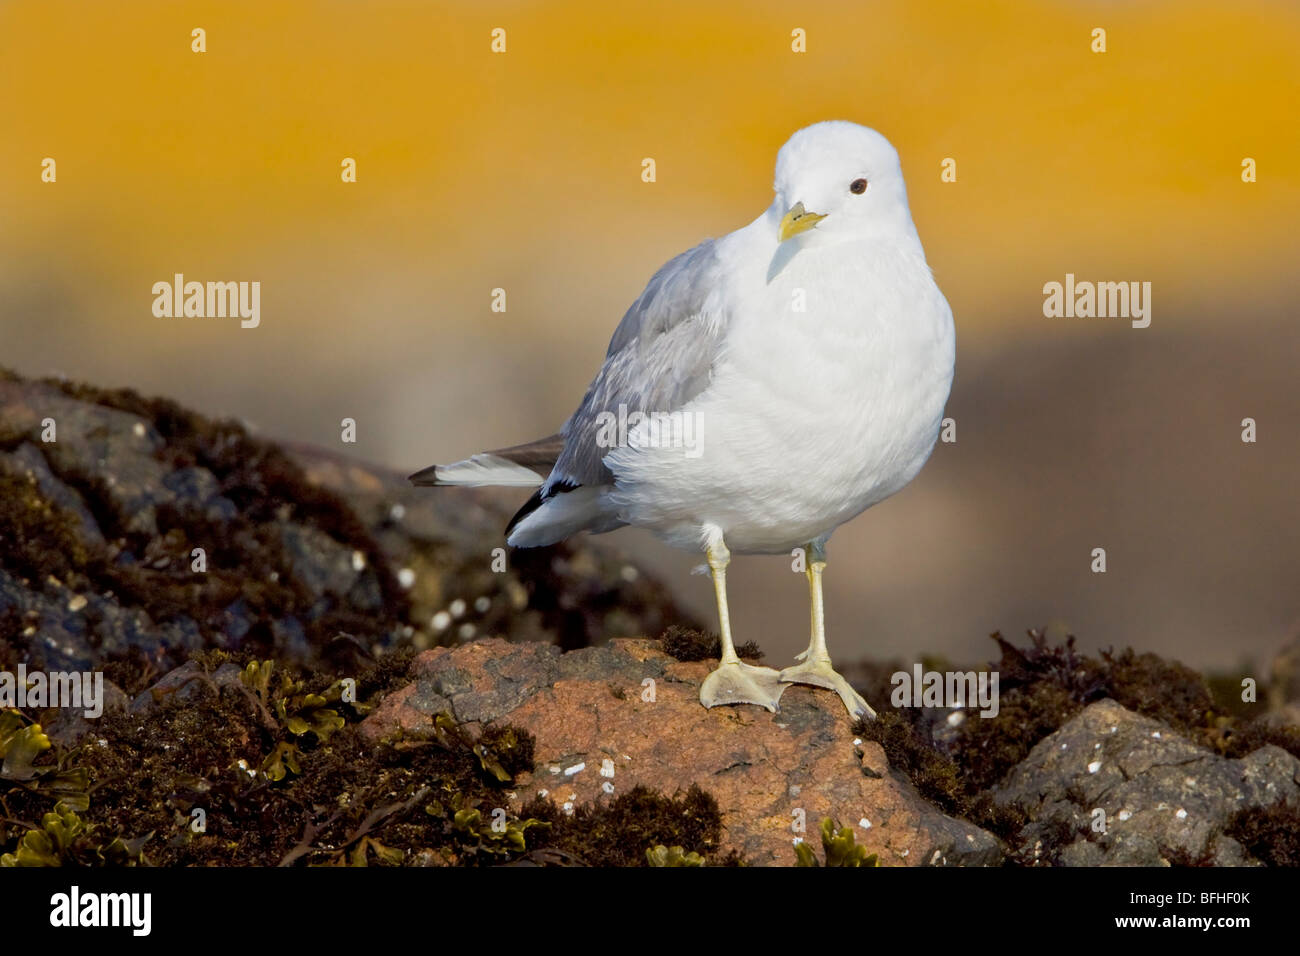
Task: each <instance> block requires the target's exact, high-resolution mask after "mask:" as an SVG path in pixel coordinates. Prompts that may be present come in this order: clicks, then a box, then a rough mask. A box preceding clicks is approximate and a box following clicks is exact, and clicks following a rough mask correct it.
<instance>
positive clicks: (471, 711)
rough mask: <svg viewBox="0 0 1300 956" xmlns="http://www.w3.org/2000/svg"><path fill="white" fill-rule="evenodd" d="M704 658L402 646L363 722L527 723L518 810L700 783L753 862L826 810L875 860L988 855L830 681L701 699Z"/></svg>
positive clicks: (782, 849) (417, 728)
mask: <svg viewBox="0 0 1300 956" xmlns="http://www.w3.org/2000/svg"><path fill="white" fill-rule="evenodd" d="M713 666H714V662H710V661H701V662H693V663H683V662H679V661H676V660H674V659H673V658H671V657H669V656H668V655H666V654H664V653H663V652H662V650H660V648H659V644H658V642H657V641H649V640H638V639H629V640H614V641H611V642H609V643H608V644H606V645H603V646H601V647H594V648H586V649H582V650H574V651H570V652H567V653H562V652H561V651H560V650H559V649H558V648H556V647H553V646H547V645H539V644H510V643H507V642H505V641H502V640H480V641H475V642H473V643H470V644H466V645H463V646H460V647H456V648H437V649H434V650H430V651H427V652H425V653H423V654H421V655H419V656H418V657H417V658H416V659H415V661H414V662H413V664H412V667H411V675H412V677H413V678H414V681H413V682H412V683H411V684H410V685H408V686H406V687H405V688H403V689H401V690H399V691H397V692H395V693H393V694H392V695H390V696H389V697H388V698H387V699H386V700H385V701H384V703H383V704H381V705H380V707H379V708H378V709H377V710H376V711H375V712H374V713H373V714H371V715H370V716H369V717H367V718H366V720H365V722H364V723H363V724H362V732H363V734H365V735H366V736H367V737H368V738H369V739H370V740H372V741H378V740H380V739H382V738H384V737H388V736H390V735H392V734H394V733H396V732H398V731H401V732H402V733H403V734H406V735H416V736H418V735H419V734H420V733H421V732H422V731H424V730H425V729H427V728H428V727H429V726H430V725H431V723H432V720H433V717H434V716H435V715H436V714H437V713H439V712H440V711H445V712H447V713H449V714H451V715H452V716H453V717H455V718H456V719H457V720H458V721H463V722H468V723H469V724H471V725H474V724H478V725H482V724H487V723H489V722H495V723H509V724H512V725H514V726H517V727H521V728H523V729H525V730H527V731H529V732H530V733H532V734H533V735H534V736H535V738H536V742H537V749H536V754H535V757H536V765H535V768H534V771H533V772H532V773H531V774H524V775H523V776H522V777H520V778H519V779H517V781H516V784H517V786H516V788H515V789H514V791H513V793H514V796H513V799H512V801H511V804H512V805H511V809H512V810H515V811H517V810H518V809H519V808H520V807H522V806H523V804H524V803H526V802H527V800H528V799H529V798H530V797H532V796H534V795H537V794H544V795H546V796H547V797H548V798H549V799H551V800H553V801H555V803H556V804H557V805H560V806H564V805H566V804H574V805H576V804H578V803H585V802H589V801H594V800H603V799H608V796H609V795H610V794H612V793H613V794H617V793H624V792H627V791H628V790H629V789H631V788H632V787H633V786H635V785H637V784H644V785H645V786H648V787H651V788H654V789H657V790H662V791H664V792H666V793H673V792H675V791H677V790H679V789H681V790H684V789H686V788H687V787H688V786H689V785H690V784H691V783H698V784H700V786H702V787H703V788H704V789H705V790H706V791H708V792H709V793H710V794H712V795H713V796H714V797H715V798H716V799H717V801H718V804H719V806H720V808H721V810H722V814H723V821H724V825H725V827H726V843H725V845H724V850H725V849H728V848H733V849H736V850H738V851H739V852H740V853H741V854H742V855H743V856H744V857H745V858H746V859H747V860H749V861H750V862H752V863H756V864H760V865H776V866H789V865H793V864H794V861H795V855H794V851H793V839H794V837H795V836H796V833H795V832H794V830H793V829H792V825H793V824H795V823H796V822H797V821H802V822H803V823H804V825H805V826H806V833H805V835H806V836H808V837H810V838H811V839H812V840H813V841H814V842H816V841H817V839H818V838H817V830H818V826H819V825H820V822H821V820H822V818H823V817H825V816H833V817H835V818H836V819H837V820H838V821H839V822H840V824H841V825H851V826H853V827H854V828H855V831H856V838H857V840H858V842H859V843H861V844H863V845H865V846H866V847H867V848H868V852H871V853H877V854H879V858H880V861H881V863H882V865H905V866H908V865H910V866H920V865H996V864H998V863H1000V862H1001V860H1002V850H1001V848H1000V845H999V843H998V841H997V840H996V838H995V837H993V836H992V835H991V834H989V833H987V832H985V831H984V830H981V829H980V828H978V827H976V826H974V825H973V824H971V823H968V822H966V821H964V820H957V819H953V818H951V817H947V816H945V815H943V814H942V813H940V812H939V811H938V810H936V809H935V808H934V807H932V806H931V805H930V804H928V803H927V802H926V801H924V800H923V799H921V797H919V796H918V795H917V793H916V791H915V790H914V789H913V787H912V785H911V784H910V783H909V782H908V781H907V780H906V779H904V778H903V777H902V776H901V775H899V774H898V773H896V772H894V771H892V770H890V768H889V765H888V762H887V761H886V759H885V754H884V751H883V750H882V749H881V748H880V746H879V745H878V744H876V743H874V742H863V741H860V740H855V738H854V737H853V734H852V730H851V727H850V724H849V720H848V718H847V716H846V715H845V713H844V708H843V705H842V704H841V703H840V701H839V698H838V697H836V696H835V695H834V694H831V693H828V692H822V691H814V690H812V689H810V688H804V687H791V688H790V689H788V690H787V691H786V692H785V695H784V696H783V697H782V699H781V706H782V709H781V712H780V713H778V714H770V713H768V712H767V711H765V710H762V709H760V708H757V707H747V706H745V707H734V708H731V707H719V708H714V709H712V710H707V709H705V708H704V707H702V706H700V702H699V691H700V684H701V682H702V681H703V680H704V677H705V676H706V675H707V674H708V673H709V671H710V670H711V669H712V667H713ZM651 691H653V693H651ZM649 698H652V699H649ZM818 852H820V846H818Z"/></svg>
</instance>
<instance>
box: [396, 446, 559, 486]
mask: <svg viewBox="0 0 1300 956" xmlns="http://www.w3.org/2000/svg"><path fill="white" fill-rule="evenodd" d="M563 447H564V439H563V438H561V437H560V436H559V435H551V436H550V437H549V438H542V439H539V440H538V441H533V442H528V443H527V444H525V445H515V446H513V447H511V448H498V449H497V450H496V451H485V452H481V453H480V454H477V455H472V456H471V457H469V458H466V459H465V460H464V461H457V462H453V463H452V464H450V465H430V466H429V467H428V468H425V469H424V470H423V471H417V472H416V473H415V474H413V475H412V476H411V479H410V480H411V482H412V484H416V485H465V486H467V487H470V488H483V487H488V486H506V487H511V488H535V487H537V486H538V485H540V484H541V483H542V482H543V481H545V480H546V476H547V475H549V474H550V473H551V469H552V468H554V467H555V460H556V459H557V458H559V457H560V449H562V448H563Z"/></svg>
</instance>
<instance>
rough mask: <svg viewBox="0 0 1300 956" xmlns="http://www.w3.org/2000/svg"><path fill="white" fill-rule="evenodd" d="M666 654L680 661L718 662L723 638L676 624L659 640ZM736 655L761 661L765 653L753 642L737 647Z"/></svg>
mask: <svg viewBox="0 0 1300 956" xmlns="http://www.w3.org/2000/svg"><path fill="white" fill-rule="evenodd" d="M659 644H660V646H661V647H662V648H663V650H664V653H665V654H668V655H669V656H670V657H675V658H677V660H679V661H708V660H717V659H718V658H720V657H721V656H722V638H721V637H719V636H718V635H717V634H714V633H712V632H705V631H700V630H697V629H696V628H693V627H683V626H682V625H680V624H674V625H672V626H671V627H669V628H668V630H666V631H664V633H663V636H662V637H660V638H659ZM736 654H737V655H738V656H740V657H741V658H743V659H745V660H750V661H761V660H762V659H763V652H762V651H761V650H759V648H758V645H757V644H755V643H754V642H753V641H748V642H746V643H744V644H740V645H737V647H736Z"/></svg>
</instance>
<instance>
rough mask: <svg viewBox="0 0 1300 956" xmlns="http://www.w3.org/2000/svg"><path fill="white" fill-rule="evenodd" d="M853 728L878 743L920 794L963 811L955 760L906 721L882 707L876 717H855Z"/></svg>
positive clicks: (962, 791)
mask: <svg viewBox="0 0 1300 956" xmlns="http://www.w3.org/2000/svg"><path fill="white" fill-rule="evenodd" d="M853 732H854V733H855V734H857V735H858V736H859V737H862V738H864V739H866V740H874V741H875V742H876V743H878V744H880V746H881V747H882V748H883V749H884V751H885V756H886V757H887V758H888V759H889V765H890V767H892V768H894V769H896V770H898V771H899V772H901V773H903V774H904V775H905V776H906V777H907V778H908V779H909V780H911V781H912V783H913V785H914V786H915V787H916V789H917V791H918V792H919V793H920V794H921V796H923V797H925V798H926V799H927V800H929V801H930V802H931V803H933V804H935V805H936V806H939V807H941V808H942V809H944V810H945V811H947V812H948V813H954V814H962V813H964V812H965V810H966V806H967V796H966V790H965V787H964V786H963V781H962V775H961V771H960V770H959V769H958V768H957V764H956V763H955V762H953V760H952V759H951V758H949V757H947V756H945V755H944V754H942V753H940V752H939V751H938V750H936V749H935V747H934V745H933V744H931V743H930V742H929V741H927V740H924V739H923V738H922V737H921V734H920V733H919V732H918V731H917V729H916V728H915V727H913V726H912V724H910V723H909V722H908V721H906V720H905V719H903V718H902V717H900V716H899V715H898V714H896V713H893V712H890V711H884V712H882V713H881V714H880V715H879V716H878V717H877V718H876V719H875V720H860V721H858V723H857V725H856V726H855V727H854V728H853Z"/></svg>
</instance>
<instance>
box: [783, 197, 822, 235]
mask: <svg viewBox="0 0 1300 956" xmlns="http://www.w3.org/2000/svg"><path fill="white" fill-rule="evenodd" d="M825 218H826V216H825V215H824V214H822V213H819V212H808V211H807V210H805V209H804V208H803V203H801V202H797V203H795V204H794V205H793V206H791V207H790V211H789V212H787V213H786V214H785V216H784V217H782V219H781V231H780V232H779V233H777V236H778V237H779V238H780V240H781V241H782V242H785V241H786V240H787V239H789V238H790V237H791V236H797V235H799V233H801V232H807V231H808V230H809V229H811V228H812V227H813V226H815V225H817V223H819V222H821V221H822V220H823V219H825Z"/></svg>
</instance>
